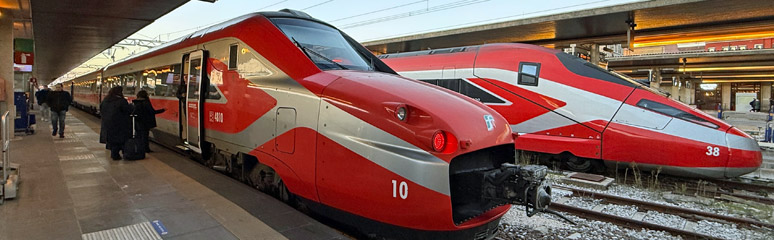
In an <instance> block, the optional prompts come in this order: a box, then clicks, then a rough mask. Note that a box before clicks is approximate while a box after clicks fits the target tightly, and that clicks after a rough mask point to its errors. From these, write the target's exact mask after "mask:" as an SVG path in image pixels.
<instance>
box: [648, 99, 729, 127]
mask: <svg viewBox="0 0 774 240" xmlns="http://www.w3.org/2000/svg"><path fill="white" fill-rule="evenodd" d="M637 106H638V107H641V108H644V109H647V110H651V111H654V112H657V113H661V114H664V115H667V116H670V117H674V118H679V119H682V120H686V121H689V122H693V123H697V124H699V125H703V126H706V127H710V128H718V125H715V124H714V123H711V122H709V121H707V120H705V119H703V118H701V117H698V116H696V115H693V114H691V113H688V112H685V111H683V110H680V109H677V108H674V107H672V106H669V105H666V104H663V103H659V102H655V101H651V100H648V99H642V100H640V101H639V102H637Z"/></svg>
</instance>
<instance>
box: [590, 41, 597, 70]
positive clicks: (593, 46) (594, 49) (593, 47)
mask: <svg viewBox="0 0 774 240" xmlns="http://www.w3.org/2000/svg"><path fill="white" fill-rule="evenodd" d="M590 48H591V49H590V50H589V51H590V52H591V53H590V55H591V56H590V57H591V64H594V65H599V44H596V43H592V44H591V47H590Z"/></svg>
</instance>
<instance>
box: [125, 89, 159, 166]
mask: <svg viewBox="0 0 774 240" xmlns="http://www.w3.org/2000/svg"><path fill="white" fill-rule="evenodd" d="M132 103H133V104H134V114H135V115H137V117H136V119H135V121H136V123H135V127H136V130H137V136H138V137H139V138H140V139H142V141H143V144H144V145H145V152H151V150H150V146H149V145H148V135H149V133H150V130H151V129H152V128H155V127H156V114H159V113H163V112H164V111H166V109H163V108H162V109H159V110H156V109H154V108H153V104H151V101H150V99H149V98H148V92H146V91H145V90H140V91H139V92H137V99H134V100H132Z"/></svg>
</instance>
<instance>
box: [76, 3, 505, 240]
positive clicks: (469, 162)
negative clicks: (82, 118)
mask: <svg viewBox="0 0 774 240" xmlns="http://www.w3.org/2000/svg"><path fill="white" fill-rule="evenodd" d="M95 74H98V75H99V76H100V77H99V78H98V79H99V80H98V81H96V82H94V85H91V86H90V88H88V89H89V90H90V91H74V92H75V95H76V102H78V104H81V105H83V106H98V105H99V104H97V101H96V100H98V99H101V98H94V97H85V96H87V95H88V96H104V95H105V94H106V92H107V90H108V89H110V88H111V87H113V86H118V85H121V86H124V94H125V95H126V96H127V97H131V96H133V95H134V94H135V93H136V91H139V90H140V89H143V90H146V91H148V92H149V93H150V95H151V101H152V103H153V105H154V106H155V107H156V108H166V109H167V111H166V112H165V113H163V114H160V115H157V120H158V125H159V127H158V128H156V129H154V130H153V132H152V133H153V134H152V137H153V138H154V139H155V140H156V141H158V142H161V143H164V144H167V145H171V146H175V145H183V146H186V147H188V148H189V149H191V150H192V151H193V152H196V153H197V156H200V157H199V158H200V159H204V160H202V161H203V164H205V165H207V166H210V167H213V168H215V169H221V170H222V171H225V172H227V173H228V174H231V175H233V176H234V177H236V178H237V179H240V180H243V181H245V182H248V183H250V184H251V185H254V186H255V187H257V188H259V189H261V190H264V191H267V192H270V193H276V194H277V196H278V197H279V198H280V199H282V200H290V198H292V197H295V198H297V199H300V200H301V201H304V202H306V203H307V204H308V205H309V206H311V207H312V208H314V209H315V210H316V211H320V212H325V213H329V214H331V215H332V216H331V217H333V218H338V217H341V218H342V219H349V221H348V222H347V224H351V225H355V227H356V228H357V229H359V230H360V231H362V232H363V233H365V234H371V233H373V232H379V234H386V235H385V236H387V237H399V238H403V237H419V238H427V237H431V238H436V237H444V238H446V237H451V238H473V237H474V236H477V235H478V236H480V235H481V234H484V235H491V234H493V233H494V230H495V229H496V227H497V222H498V221H499V218H500V217H501V216H502V215H503V214H505V212H506V211H508V209H509V207H508V206H509V205H507V204H503V203H490V202H480V201H485V200H481V199H469V198H464V199H463V197H460V196H462V195H465V196H468V195H470V193H467V192H462V191H464V190H460V189H461V188H460V187H459V186H458V185H465V184H467V183H465V182H462V181H459V180H456V179H459V178H458V176H461V175H465V174H471V173H474V174H479V173H480V172H482V171H483V170H482V169H485V170H496V169H498V168H499V166H500V165H501V164H503V163H507V162H512V161H513V153H514V148H513V138H512V136H511V131H510V128H509V126H508V124H507V123H506V120H505V119H504V118H502V116H500V115H499V114H498V113H497V112H496V111H494V110H492V109H491V108H489V107H487V106H486V105H484V104H482V103H480V102H478V101H474V100H472V99H468V98H464V97H462V95H460V94H458V93H456V92H452V91H448V90H446V89H443V88H440V87H436V86H431V85H427V84H423V83H421V82H418V81H416V80H411V79H407V78H403V77H400V76H398V75H395V72H394V71H393V70H392V69H390V68H389V67H387V66H386V65H385V64H384V63H382V62H381V61H379V59H378V58H376V57H375V56H373V55H372V54H371V53H370V52H368V51H367V50H366V49H365V48H363V47H362V46H360V45H359V44H357V43H356V42H354V40H352V39H351V38H349V37H347V36H346V35H344V34H343V33H341V32H340V31H338V30H336V29H335V28H333V27H331V26H330V25H327V24H325V23H322V22H319V21H317V20H315V19H312V18H311V17H308V16H305V14H302V13H298V12H293V11H287V12H271V13H256V14H250V15H246V16H243V17H240V18H236V19H234V20H231V21H228V22H226V23H223V24H220V25H215V26H212V27H210V28H208V29H205V30H202V31H199V32H196V33H193V34H191V35H190V36H187V37H183V38H181V39H178V40H174V41H172V42H170V43H167V44H165V45H164V46H161V47H160V48H158V49H154V50H152V51H149V52H147V53H144V54H141V55H139V56H135V57H132V58H130V59H127V60H123V61H120V62H117V63H114V64H111V65H109V66H107V67H105V68H104V69H102V70H100V71H98V72H97V73H95ZM89 79H91V77H88V78H87V77H83V78H77V79H74V80H73V81H72V82H73V84H75V85H79V84H80V85H83V86H84V87H85V86H86V85H87V84H86V83H84V82H86V81H91V80H89ZM90 83H91V82H90ZM85 89H86V88H84V90H85ZM94 110H95V112H98V110H99V109H98V108H95V109H94ZM401 111H402V112H403V113H405V114H404V115H402V116H403V117H399V116H401V114H399V112H401ZM463 113H464V114H463ZM436 145H438V146H440V148H438V146H436ZM482 179H483V178H482ZM286 191H287V192H286ZM479 191H481V190H480V189H479ZM466 204H467V205H466ZM470 204H474V205H475V204H480V205H481V207H478V208H474V207H470V206H468V205H470ZM463 205H465V206H463ZM385 230H386V231H385Z"/></svg>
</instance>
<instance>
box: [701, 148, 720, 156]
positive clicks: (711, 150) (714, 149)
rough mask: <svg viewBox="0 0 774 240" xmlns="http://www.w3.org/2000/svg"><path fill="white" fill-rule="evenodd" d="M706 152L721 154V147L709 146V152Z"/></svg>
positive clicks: (714, 154)
mask: <svg viewBox="0 0 774 240" xmlns="http://www.w3.org/2000/svg"><path fill="white" fill-rule="evenodd" d="M704 154H707V156H715V157H717V156H720V148H718V147H712V146H707V152H706V153H704Z"/></svg>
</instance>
